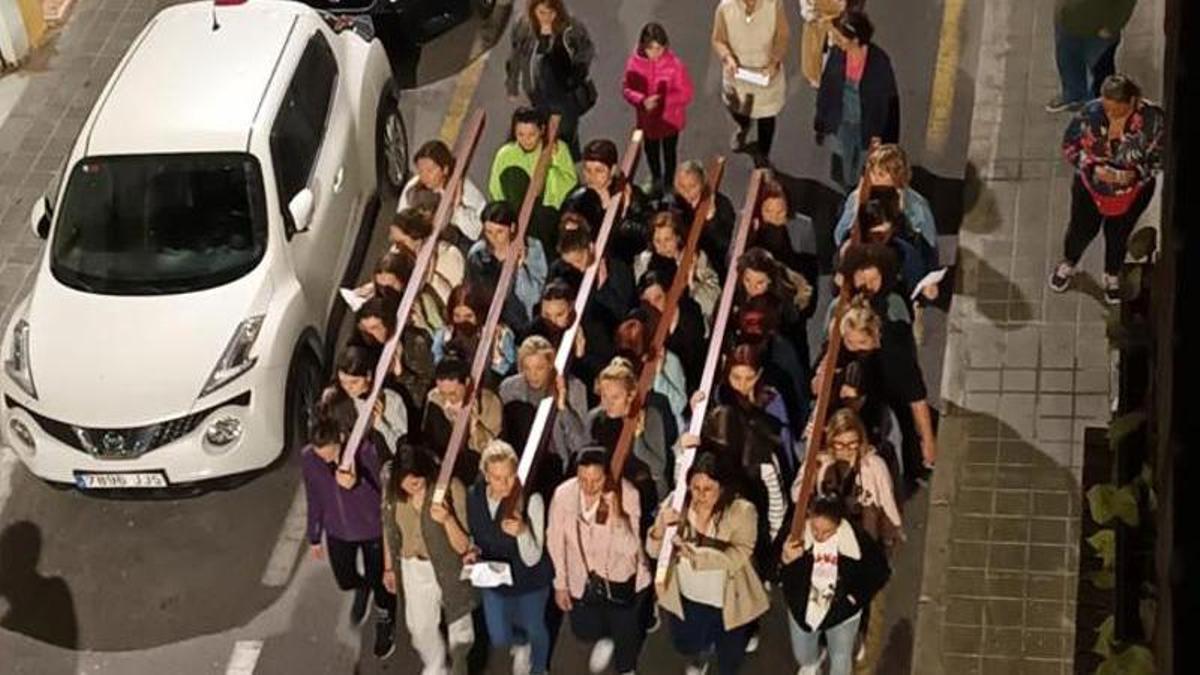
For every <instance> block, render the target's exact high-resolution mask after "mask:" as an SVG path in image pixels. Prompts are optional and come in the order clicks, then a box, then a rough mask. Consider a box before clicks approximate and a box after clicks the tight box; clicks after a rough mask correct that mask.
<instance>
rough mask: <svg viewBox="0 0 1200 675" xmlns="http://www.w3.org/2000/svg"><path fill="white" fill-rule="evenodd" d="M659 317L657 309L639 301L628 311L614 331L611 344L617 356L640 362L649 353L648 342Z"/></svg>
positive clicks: (651, 338)
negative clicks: (636, 305)
mask: <svg viewBox="0 0 1200 675" xmlns="http://www.w3.org/2000/svg"><path fill="white" fill-rule="evenodd" d="M659 318H660V314H659V312H658V310H657V309H655V308H654V307H653V306H651V305H649V304H647V303H641V304H640V305H638V307H636V308H634V309H633V310H632V311H630V312H629V314H628V315H627V316H626V317H625V320H624V321H622V322H621V323H620V324H618V325H617V329H616V331H615V332H614V333H615V334H614V336H613V346H614V347H615V348H616V352H617V356H623V357H625V358H627V359H629V360H630V361H631V362H633V363H641V362H642V360H643V359H644V358H645V357H646V355H647V354H649V353H650V343H651V341H652V340H653V338H654V331H655V330H656V329H657V327H658V320H659Z"/></svg>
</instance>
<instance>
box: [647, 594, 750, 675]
mask: <svg viewBox="0 0 1200 675" xmlns="http://www.w3.org/2000/svg"><path fill="white" fill-rule="evenodd" d="M680 600H681V602H682V604H683V618H682V619H680V618H679V617H677V616H675V615H674V614H672V613H670V612H668V611H667V610H665V609H664V610H662V611H661V613H660V616H663V617H666V619H667V625H668V626H669V627H670V630H671V643H672V644H673V645H674V647H675V651H677V652H679V653H680V654H682V655H683V656H685V657H687V658H688V659H689V660H705V661H706V660H708V659H709V658H711V656H712V655H713V654H714V653H715V655H716V657H717V673H718V675H735V674H736V673H737V672H738V670H739V669H741V667H742V661H743V660H745V658H746V643H747V642H749V641H750V634H751V631H752V629H753V626H754V624H753V623H749V624H745V625H742V626H738V627H737V628H733V629H731V630H726V629H725V620H724V618H723V616H724V615H723V613H722V610H721V608H720V607H712V606H709V605H704V604H701V603H698V602H692V601H691V600H688V599H687V598H686V597H683V596H682V595H681V596H680Z"/></svg>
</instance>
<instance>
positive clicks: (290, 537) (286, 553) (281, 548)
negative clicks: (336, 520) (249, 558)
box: [262, 483, 308, 588]
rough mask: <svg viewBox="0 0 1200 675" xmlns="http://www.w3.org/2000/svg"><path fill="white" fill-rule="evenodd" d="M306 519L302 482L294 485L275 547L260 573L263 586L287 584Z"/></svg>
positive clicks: (302, 538)
mask: <svg viewBox="0 0 1200 675" xmlns="http://www.w3.org/2000/svg"><path fill="white" fill-rule="evenodd" d="M307 520H308V503H307V502H306V500H305V498H304V484H303V483H301V484H299V485H297V486H296V495H295V496H294V497H292V505H291V507H290V508H288V513H287V517H286V518H284V519H283V528H282V529H281V530H280V531H279V538H278V539H277V540H275V548H274V549H273V550H272V551H271V558H270V560H268V561H267V569H266V570H265V571H264V572H263V575H262V584H263V586H268V587H272V588H278V587H281V586H284V585H286V584H287V582H288V579H289V578H291V576H292V567H293V566H294V565H295V564H296V556H297V555H299V549H300V546H301V545H302V544H303V543H304V530H305V527H306V526H307Z"/></svg>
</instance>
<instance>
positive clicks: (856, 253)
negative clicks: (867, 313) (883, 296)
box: [838, 242, 900, 293]
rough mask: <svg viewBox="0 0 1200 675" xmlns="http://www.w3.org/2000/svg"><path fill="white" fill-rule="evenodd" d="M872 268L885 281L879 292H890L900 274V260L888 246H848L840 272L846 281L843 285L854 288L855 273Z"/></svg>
mask: <svg viewBox="0 0 1200 675" xmlns="http://www.w3.org/2000/svg"><path fill="white" fill-rule="evenodd" d="M871 267H874V268H875V269H877V270H879V276H880V277H882V279H883V287H882V288H880V289H879V292H880V293H887V292H889V291H890V290H891V289H892V286H893V285H895V282H896V279H897V276H898V275H899V274H900V259H899V258H898V257H897V255H896V252H895V251H893V250H892V248H891V247H890V246H888V245H887V244H879V243H875V242H867V243H865V244H851V245H850V246H847V247H846V250H845V251H843V252H842V262H841V264H840V265H839V266H838V271H840V272H841V273H842V278H843V279H845V281H844V282H843V283H849V284H851V288H853V284H854V273H855V272H858V271H859V270H864V269H869V268H871Z"/></svg>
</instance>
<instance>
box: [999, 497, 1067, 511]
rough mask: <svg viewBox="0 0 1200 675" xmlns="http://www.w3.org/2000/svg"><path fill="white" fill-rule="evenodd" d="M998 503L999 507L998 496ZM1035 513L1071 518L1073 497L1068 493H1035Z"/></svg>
mask: <svg viewBox="0 0 1200 675" xmlns="http://www.w3.org/2000/svg"><path fill="white" fill-rule="evenodd" d="M996 501H997V506H998V505H999V501H1000V497H999V495H997V497H996ZM998 510H999V509H997V511H998ZM1033 511H1034V513H1036V514H1038V515H1039V516H1061V517H1066V516H1069V515H1071V497H1070V495H1069V494H1068V493H1066V492H1034V493H1033Z"/></svg>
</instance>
